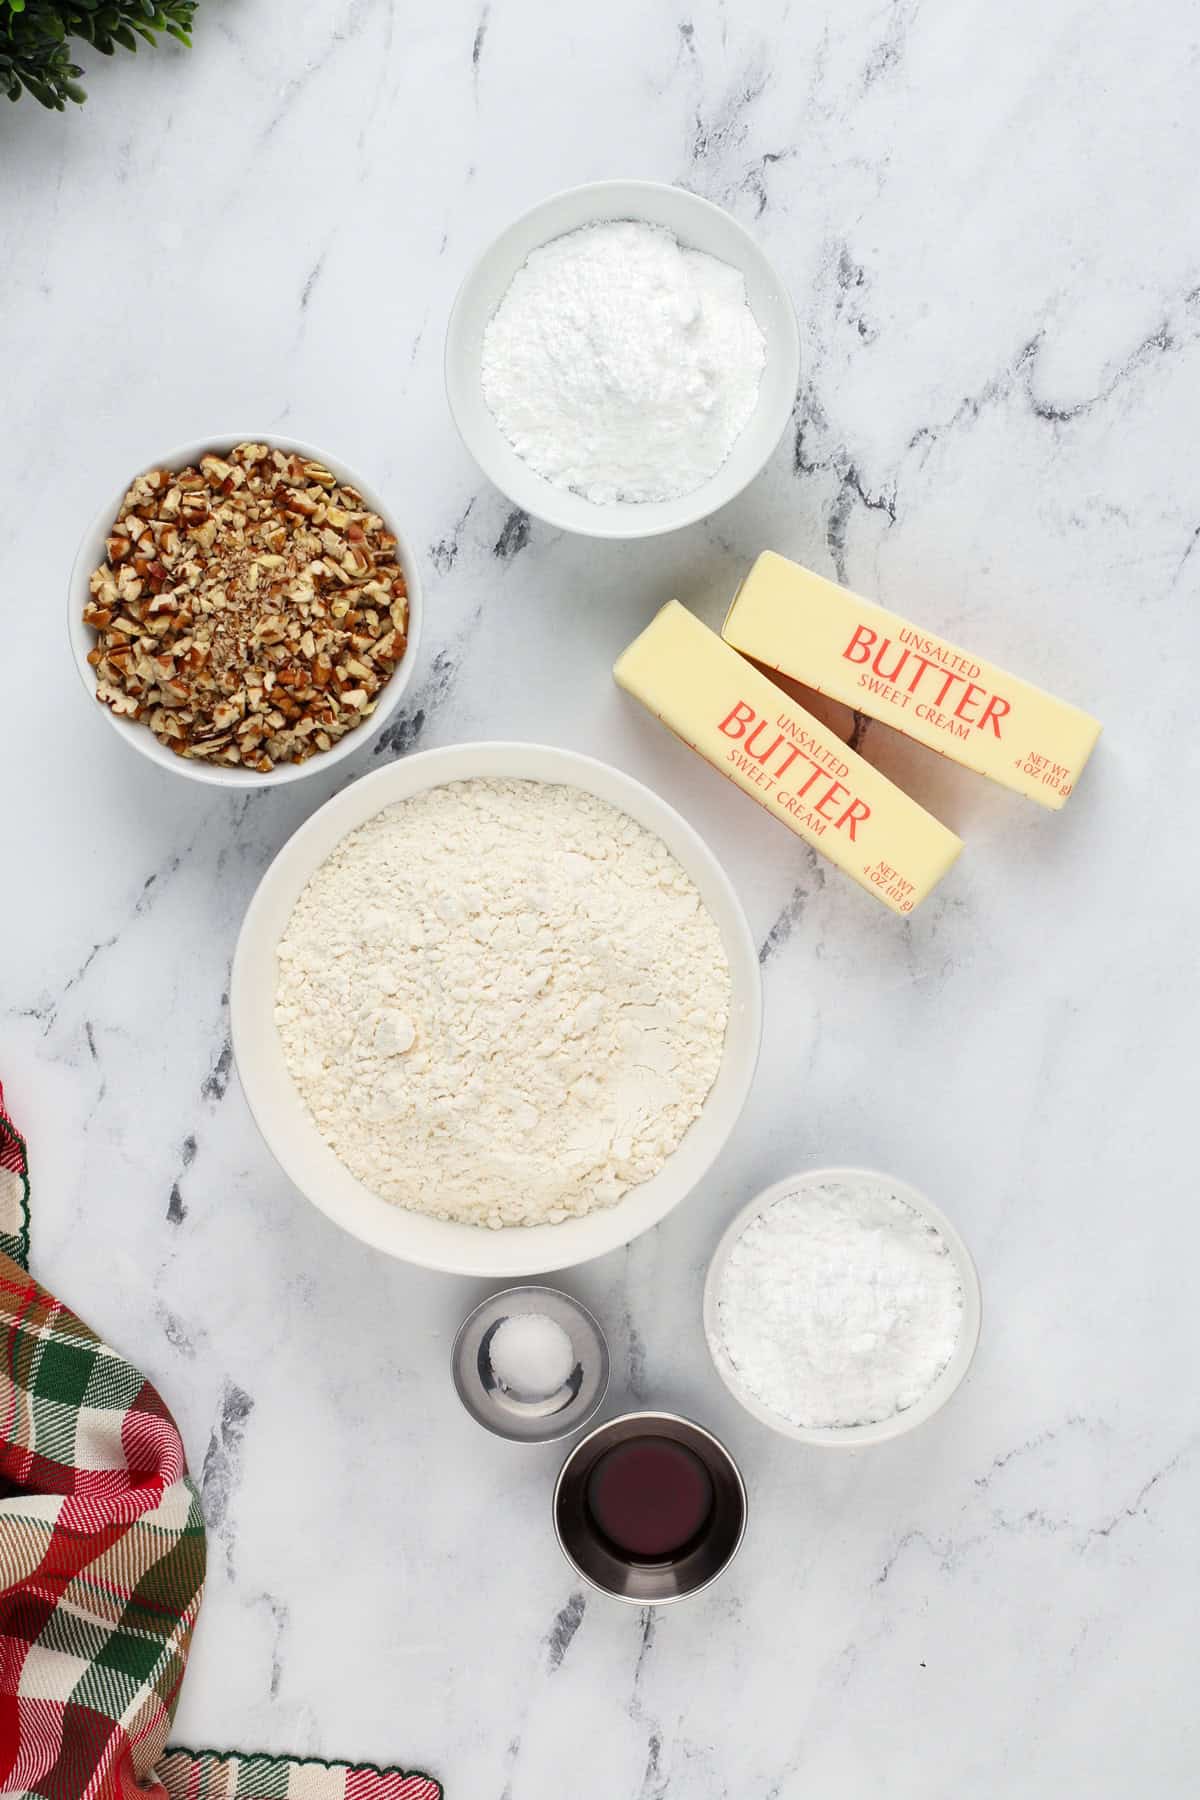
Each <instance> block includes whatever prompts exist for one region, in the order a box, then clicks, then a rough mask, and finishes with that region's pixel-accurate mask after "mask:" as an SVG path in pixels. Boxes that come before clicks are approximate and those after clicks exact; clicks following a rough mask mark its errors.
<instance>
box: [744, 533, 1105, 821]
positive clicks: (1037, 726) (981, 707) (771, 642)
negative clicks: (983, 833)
mask: <svg viewBox="0 0 1200 1800" xmlns="http://www.w3.org/2000/svg"><path fill="white" fill-rule="evenodd" d="M722 636H723V637H724V639H725V641H726V643H728V644H732V645H733V647H734V649H735V650H740V651H741V652H742V654H743V655H744V656H752V657H753V658H754V660H755V662H758V663H762V664H763V665H764V667H766V668H768V669H776V670H778V671H779V672H780V673H781V674H785V675H788V676H791V677H792V678H793V679H794V680H796V681H802V682H804V683H805V685H806V686H808V687H811V688H816V689H817V690H818V691H819V692H820V693H822V694H829V695H832V697H833V698H834V699H835V700H842V701H844V702H845V704H846V705H847V706H853V707H854V708H855V709H856V710H857V711H858V712H864V713H868V714H869V715H870V717H871V718H873V719H882V720H883V722H884V724H885V725H894V726H895V728H896V730H897V731H902V732H904V733H905V735H906V736H907V737H910V738H915V739H916V741H917V742H918V743H921V744H928V746H929V748H930V749H931V750H937V751H940V753H941V754H942V755H943V756H947V757H949V758H950V759H951V760H952V761H953V762H958V763H962V764H963V766H964V767H965V768H968V769H974V771H975V772H976V774H978V775H988V776H990V777H991V779H992V780H993V781H999V782H1001V783H1002V784H1003V785H1004V786H1005V787H1010V788H1015V789H1016V791H1017V793H1018V794H1025V795H1027V796H1028V798H1029V799H1030V800H1036V801H1038V802H1039V803H1040V804H1041V805H1042V806H1049V807H1054V808H1058V807H1060V806H1062V805H1064V804H1065V802H1066V799H1067V795H1068V794H1069V793H1070V792H1071V789H1072V788H1073V787H1074V786H1075V783H1076V782H1077V781H1078V779H1079V776H1080V772H1081V771H1082V769H1083V765H1084V764H1085V763H1086V761H1087V759H1088V757H1089V756H1090V755H1091V753H1092V749H1093V747H1094V745H1095V742H1096V739H1097V738H1098V737H1099V736H1100V726H1099V725H1098V724H1097V722H1096V720H1095V719H1091V718H1089V717H1088V715H1087V713H1085V712H1080V710H1079V708H1078V707H1076V706H1068V705H1067V703H1066V701H1064V700H1055V699H1053V698H1052V697H1051V696H1050V695H1049V694H1045V693H1043V692H1042V690H1041V688H1036V687H1034V686H1032V684H1031V683H1030V682H1028V681H1018V680H1017V678H1016V676H1014V675H1007V674H1005V672H1004V670H1003V669H997V668H996V667H995V666H994V665H993V664H991V663H985V662H980V661H979V660H978V658H976V657H972V656H968V654H967V652H966V651H965V650H960V649H958V648H957V646H956V645H954V644H949V643H947V642H946V640H945V639H944V638H940V637H935V636H933V635H932V634H931V633H929V632H927V631H919V630H918V629H917V628H916V626H914V625H910V624H908V623H907V621H906V620H904V619H901V618H898V617H897V616H896V614H895V613H891V612H887V611H885V609H884V608H883V607H882V606H876V605H875V604H874V602H873V601H870V600H862V599H860V598H859V596H858V595H857V594H852V593H850V592H849V591H848V590H847V589H846V588H843V587H838V586H837V584H836V582H832V581H826V580H824V578H823V577H822V576H820V575H814V574H813V573H812V572H811V570H809V569H803V568H801V567H800V564H799V563H794V562H789V561H788V560H787V558H786V557H783V556H776V555H775V553H774V551H771V550H766V551H764V552H763V554H762V555H761V556H760V557H759V559H758V561H757V562H756V563H755V565H754V567H753V568H752V569H751V571H750V573H749V575H747V577H746V579H745V581H744V582H743V583H742V585H741V587H740V589H739V590H738V592H737V593H736V594H735V595H734V598H733V604H732V605H731V607H730V608H729V614H728V617H727V618H726V620H725V624H724V627H723V630H722Z"/></svg>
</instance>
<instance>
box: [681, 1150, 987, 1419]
mask: <svg viewBox="0 0 1200 1800" xmlns="http://www.w3.org/2000/svg"><path fill="white" fill-rule="evenodd" d="M823 1181H870V1182H876V1183H882V1184H883V1185H884V1186H885V1187H888V1188H891V1189H892V1190H894V1191H895V1193H896V1195H897V1197H898V1198H899V1199H901V1200H903V1201H905V1202H906V1204H908V1205H909V1206H911V1207H912V1208H913V1210H914V1212H917V1213H919V1214H920V1215H921V1217H922V1218H924V1219H926V1220H928V1222H929V1223H930V1224H931V1225H932V1226H934V1227H935V1229H936V1230H937V1231H938V1232H939V1233H940V1234H941V1236H942V1237H943V1238H945V1240H946V1243H947V1245H948V1247H949V1250H950V1254H951V1255H952V1256H953V1258H954V1263H955V1267H956V1268H957V1270H958V1273H959V1278H960V1280H961V1282H962V1289H963V1319H962V1328H961V1330H960V1332H959V1337H958V1342H957V1344H956V1345H955V1348H954V1353H953V1355H952V1356H951V1358H950V1361H949V1362H948V1363H947V1364H946V1366H945V1368H944V1369H943V1370H942V1371H941V1373H940V1374H939V1375H938V1376H937V1378H936V1380H935V1381H934V1383H933V1385H932V1386H931V1387H930V1388H929V1389H928V1390H927V1391H926V1392H925V1393H924V1394H923V1395H922V1397H921V1398H920V1399H919V1400H918V1401H916V1403H915V1404H914V1405H912V1406H909V1407H906V1408H905V1410H904V1411H903V1412H899V1413H894V1414H893V1415H892V1417H891V1418H888V1419H879V1420H877V1421H876V1422H875V1423H874V1424H871V1425H834V1426H806V1425H795V1424H793V1423H792V1421H791V1420H790V1419H785V1418H783V1417H782V1415H781V1414H779V1413H776V1412H772V1411H771V1409H770V1407H768V1406H764V1404H763V1402H762V1401H761V1400H759V1399H758V1398H757V1396H756V1395H754V1394H753V1393H751V1392H750V1390H749V1388H748V1387H746V1386H745V1384H744V1383H743V1382H742V1381H741V1379H740V1377H739V1376H738V1373H737V1371H736V1369H734V1368H733V1366H732V1364H731V1363H730V1360H729V1357H728V1356H727V1355H726V1353H725V1349H724V1345H723V1341H722V1337H721V1331H720V1325H719V1321H718V1289H719V1287H720V1284H721V1279H722V1277H723V1276H724V1273H725V1270H726V1267H727V1266H728V1263H729V1258H730V1256H731V1254H732V1252H733V1247H734V1245H735V1244H736V1243H737V1241H738V1239H739V1238H740V1237H741V1235H742V1233H743V1232H744V1231H745V1229H746V1227H747V1226H748V1225H749V1224H750V1221H751V1220H752V1219H754V1218H756V1217H757V1216H758V1214H759V1213H762V1212H765V1211H766V1209H767V1208H768V1207H769V1206H772V1205H773V1204H774V1203H775V1201H777V1200H780V1199H782V1198H783V1196H784V1195H785V1194H788V1193H792V1192H793V1191H794V1190H795V1189H796V1188H797V1187H801V1186H810V1185H813V1184H816V1183H818V1182H823ZM702 1316H703V1322H704V1339H705V1342H706V1344H707V1345H708V1353H709V1356H710V1357H711V1358H712V1363H713V1367H714V1368H715V1369H716V1371H717V1374H718V1375H719V1376H720V1378H721V1380H722V1381H723V1382H724V1384H725V1386H726V1388H727V1389H728V1390H729V1392H730V1394H732V1396H733V1398H734V1399H735V1400H736V1401H737V1402H738V1405H739V1406H741V1407H742V1408H743V1410H744V1411H746V1412H748V1413H749V1414H750V1416H751V1417H752V1418H754V1419H757V1420H758V1422H759V1424H760V1425H766V1426H767V1427H768V1428H769V1429H770V1430H772V1431H775V1432H778V1433H779V1434H780V1436H782V1437H787V1438H791V1439H793V1440H794V1441H795V1442H796V1443H800V1444H810V1445H813V1446H816V1447H818V1448H821V1449H830V1450H861V1449H864V1448H866V1447H867V1446H869V1445H872V1444H884V1443H889V1442H890V1441H891V1440H892V1439H893V1438H898V1437H903V1436H904V1435H905V1434H906V1433H907V1432H910V1431H915V1430H916V1428H917V1426H919V1425H923V1424H924V1423H925V1421H926V1420H927V1419H932V1418H933V1416H934V1415H935V1413H939V1412H940V1411H941V1410H942V1408H943V1407H944V1406H945V1405H946V1404H947V1402H948V1401H949V1400H951V1399H952V1398H953V1396H954V1395H955V1394H956V1393H957V1392H958V1390H959V1388H960V1387H961V1386H962V1383H963V1382H964V1381H965V1379H966V1377H967V1374H968V1373H969V1371H970V1369H971V1365H972V1364H973V1362H974V1360H975V1352H976V1350H977V1349H978V1347H979V1337H980V1332H981V1331H982V1328H983V1292H982V1288H981V1286H980V1282H979V1271H978V1269H977V1268H976V1266H975V1259H974V1257H973V1256H972V1255H971V1252H970V1250H969V1249H968V1248H967V1245H966V1243H965V1241H964V1239H963V1237H962V1234H961V1233H960V1232H959V1230H958V1227H957V1226H956V1225H955V1224H954V1222H953V1220H952V1219H950V1218H948V1217H947V1216H946V1214H945V1213H944V1212H943V1211H942V1209H941V1207H940V1206H937V1205H935V1204H934V1202H933V1201H932V1200H930V1199H929V1198H928V1197H927V1196H926V1195H925V1194H924V1193H922V1191H921V1190H920V1189H919V1188H916V1187H914V1186H913V1185H912V1183H911V1182H908V1181H904V1180H903V1179H901V1178H900V1177H899V1176H896V1175H889V1174H887V1173H886V1172H884V1171H883V1170H880V1169H867V1168H858V1167H856V1168H851V1167H846V1166H838V1167H830V1168H818V1169H801V1170H798V1171H797V1172H796V1173H794V1174H792V1175H785V1176H783V1177H782V1179H781V1180H779V1181H775V1182H772V1183H771V1185H770V1186H769V1187H766V1188H764V1189H763V1190H762V1192H761V1193H759V1194H756V1195H755V1196H754V1198H753V1199H752V1200H749V1201H747V1203H746V1204H745V1206H742V1207H739V1208H738V1210H737V1212H736V1213H734V1215H733V1217H732V1218H731V1219H730V1221H729V1223H728V1224H727V1225H726V1227H725V1229H724V1230H723V1231H722V1233H721V1236H720V1238H719V1239H718V1240H717V1246H716V1249H715V1250H714V1251H713V1253H712V1257H711V1259H710V1261H709V1265H708V1271H707V1274H706V1276H705V1280H704V1294H703V1300H702Z"/></svg>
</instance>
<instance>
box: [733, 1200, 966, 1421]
mask: <svg viewBox="0 0 1200 1800" xmlns="http://www.w3.org/2000/svg"><path fill="white" fill-rule="evenodd" d="M980 1319H981V1302H980V1292H979V1277H978V1275H977V1273H976V1270H975V1265H974V1262H973V1261H972V1259H971V1255H970V1252H969V1251H968V1249H967V1247H966V1245H965V1244H964V1242H963V1240H962V1238H961V1237H960V1236H959V1234H958V1232H957V1231H956V1230H955V1228H954V1226H953V1225H952V1224H951V1222H950V1220H949V1219H948V1218H947V1217H946V1215H945V1214H944V1213H943V1212H941V1211H940V1210H939V1208H937V1207H936V1206H934V1205H933V1203H932V1202H931V1201H929V1200H927V1199H926V1198H925V1196H924V1195H923V1194H920V1193H918V1192H917V1190H916V1189H915V1188H913V1187H910V1186H909V1185H908V1183H907V1182H903V1181H897V1180H895V1179H894V1178H893V1177H891V1176H888V1175H880V1174H876V1173H874V1172H873V1171H871V1170H867V1169H815V1170H811V1171H809V1172H808V1173H806V1174H803V1175H795V1176H791V1177H789V1178H788V1179H787V1180H785V1181H781V1182H778V1183H777V1184H776V1185H775V1186H774V1187H771V1188H768V1189H767V1191H766V1192H765V1193H764V1194H761V1195H759V1197H758V1198H757V1199H756V1200H753V1201H751V1203H750V1204H749V1206H747V1207H744V1208H743V1209H742V1211H741V1212H739V1213H738V1214H737V1215H736V1217H735V1218H734V1219H733V1220H732V1222H731V1223H730V1225H729V1227H728V1229H727V1230H726V1232H725V1234H724V1236H723V1237H722V1239H721V1241H720V1243H719V1244H718V1246H717V1250H716V1253H715V1255H714V1257H713V1259H712V1263H711V1264H710V1267H709V1272H708V1279H707V1281H706V1283H705V1289H704V1329H705V1334H706V1336H707V1338H708V1346H709V1350H710V1351H711V1353H712V1358H713V1362H714V1363H715V1365H716V1368H717V1373H718V1374H719V1375H720V1376H721V1379H722V1380H723V1381H724V1383H725V1385H726V1387H727V1388H728V1389H729V1391H730V1393H731V1394H732V1395H733V1396H734V1398H735V1399H736V1400H738V1401H740V1403H741V1404H742V1406H744V1407H745V1408H746V1410H747V1412H749V1413H751V1414H753V1416H754V1417H755V1418H756V1419H759V1420H760V1421H761V1422H762V1423H763V1424H764V1425H769V1426H770V1427H771V1428H772V1429H773V1430H775V1431H779V1432H782V1433H783V1435H784V1436H786V1437H792V1438H796V1439H798V1440H799V1441H800V1442H802V1443H806V1444H822V1445H833V1446H838V1447H841V1448H846V1449H853V1448H858V1447H861V1446H863V1445H867V1444H878V1443H882V1442H884V1441H885V1440H886V1439H888V1438H894V1437H898V1436H899V1435H900V1434H901V1433H902V1432H906V1431H911V1430H912V1429H913V1427H914V1426H917V1425H920V1424H922V1423H923V1422H924V1420H926V1419H928V1418H930V1417H931V1416H932V1415H933V1414H934V1413H935V1412H937V1411H938V1410H939V1409H940V1408H941V1407H942V1406H944V1405H945V1404H946V1401H947V1400H949V1398H950V1396H951V1395H952V1394H953V1393H954V1391H955V1389H956V1388H957V1387H958V1386H959V1384H960V1382H961V1381H962V1380H963V1378H964V1376H965V1375H966V1373H967V1370H968V1369H969V1367H970V1365H971V1361H972V1359H973V1357H974V1355H975V1348H976V1345H977V1343H978V1341H979V1328H980Z"/></svg>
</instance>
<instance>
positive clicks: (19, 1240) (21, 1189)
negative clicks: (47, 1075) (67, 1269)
mask: <svg viewBox="0 0 1200 1800" xmlns="http://www.w3.org/2000/svg"><path fill="white" fill-rule="evenodd" d="M0 1251H3V1252H4V1254H5V1255H6V1256H11V1257H12V1260H13V1261H14V1262H15V1263H19V1264H20V1265H21V1267H22V1268H23V1269H27V1268H28V1267H29V1159H28V1156H27V1154H26V1150H25V1139H24V1138H23V1137H22V1136H21V1134H20V1132H19V1131H18V1130H17V1128H16V1126H15V1125H14V1124H13V1122H12V1120H11V1119H10V1118H9V1116H8V1113H7V1111H6V1109H5V1105H4V1085H3V1083H2V1082H0Z"/></svg>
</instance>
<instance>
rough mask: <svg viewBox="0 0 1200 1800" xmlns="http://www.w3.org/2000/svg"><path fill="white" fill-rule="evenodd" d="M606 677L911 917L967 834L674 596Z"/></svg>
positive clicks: (863, 883) (863, 884) (857, 878)
mask: <svg viewBox="0 0 1200 1800" xmlns="http://www.w3.org/2000/svg"><path fill="white" fill-rule="evenodd" d="M613 674H614V676H615V677H616V679H617V681H618V683H619V684H620V686H621V687H623V688H624V689H625V690H626V692H627V693H630V694H632V695H633V697H634V699H635V700H640V701H641V703H642V705H643V706H645V707H646V708H648V710H649V711H650V712H652V713H653V714H654V715H655V716H656V717H657V718H659V719H661V720H662V722H663V724H664V725H666V726H667V727H668V728H669V729H670V730H671V731H673V732H674V733H675V735H676V737H679V738H682V739H683V741H684V743H685V744H688V745H690V746H691V748H692V749H693V750H697V751H698V752H699V753H700V755H701V756H703V757H704V758H705V760H706V761H707V762H710V763H712V765H713V767H714V768H716V769H719V770H720V771H721V773H722V774H723V775H727V776H728V777H729V779H730V780H731V781H734V782H736V783H737V785H738V787H740V788H743V789H744V790H745V792H746V793H748V794H750V795H751V796H752V797H753V798H754V799H755V800H757V801H758V802H759V804H760V805H762V806H765V807H766V809H767V811H768V812H770V813H773V814H774V816H775V817H776V818H777V819H782V820H783V823H784V824H785V825H789V826H790V827H791V829H792V830H793V831H794V832H796V834H797V835H798V836H799V837H802V838H804V839H805V840H806V842H808V843H810V844H813V845H814V846H815V847H816V848H817V849H818V850H820V851H822V852H823V854H824V855H826V856H827V857H829V859H830V861H831V862H835V863H836V864H837V865H838V867H839V868H840V869H844V870H845V872H846V874H847V875H850V876H852V877H853V879H854V880H855V881H857V882H858V883H859V885H860V887H865V888H866V890H867V892H868V893H870V894H874V895H875V896H876V898H877V899H880V900H882V901H883V902H884V904H885V905H887V906H890V907H891V908H892V910H893V912H898V913H910V912H912V910H913V908H914V907H915V906H917V905H919V903H920V902H921V901H922V900H923V899H924V898H925V896H926V894H928V893H929V891H930V889H931V888H932V887H933V886H934V885H935V883H936V882H938V881H939V880H940V879H941V877H942V876H943V875H944V874H945V873H946V870H947V869H948V868H949V867H950V865H951V863H952V862H953V861H954V859H955V857H956V856H957V855H958V853H959V851H960V850H961V849H962V842H961V840H960V839H959V838H956V837H955V835H954V833H953V832H952V831H948V830H947V829H946V827H945V826H944V825H940V824H939V823H938V821H937V820H936V819H935V818H933V817H931V815H930V814H929V813H927V812H925V811H924V810H923V809H922V808H921V807H919V806H918V805H917V803H916V801H915V800H910V799H909V797H908V795H907V794H903V793H901V791H900V789H899V788H897V787H893V785H892V783H891V782H890V781H889V780H888V779H887V777H886V776H884V775H881V774H880V773H879V770H878V769H874V768H872V767H871V765H870V763H868V762H864V761H863V759H862V757H861V756H857V755H856V754H855V752H854V751H853V750H850V749H848V748H847V746H846V745H845V744H843V743H842V741H841V739H840V738H838V737H835V736H834V734H833V733H832V732H831V731H829V730H827V729H826V727H825V726H824V725H821V724H820V723H818V721H817V720H816V719H814V718H813V717H812V715H811V714H810V713H807V712H805V711H804V709H803V708H802V707H800V706H797V705H796V704H795V702H794V701H793V700H791V699H790V698H789V697H788V696H787V695H786V694H785V693H783V692H782V690H781V689H779V688H777V687H776V686H775V683H774V682H773V681H771V680H769V678H768V677H767V676H766V675H764V674H762V673H761V672H760V671H759V670H758V669H756V668H754V667H753V666H752V665H751V664H750V663H748V662H746V661H745V660H744V659H743V658H742V657H740V656H739V655H738V654H737V652H736V651H734V650H731V649H730V648H729V646H728V645H727V644H723V643H722V642H721V639H720V638H719V637H718V636H717V633H716V632H715V631H710V630H709V628H708V626H707V625H704V624H702V623H701V622H700V620H699V619H697V618H696V617H695V616H694V614H692V613H690V612H688V611H687V609H686V608H685V607H682V606H680V604H679V602H678V600H672V601H671V602H670V603H669V604H668V605H666V606H664V607H663V609H662V611H661V612H660V613H659V614H658V616H657V617H656V618H655V619H654V620H653V621H652V623H651V624H650V625H648V626H647V628H646V630H645V631H643V633H642V635H641V637H639V638H636V639H635V640H634V642H633V643H632V644H631V645H630V646H629V648H628V650H626V652H625V654H624V655H623V656H622V657H620V658H619V659H618V661H617V664H616V666H615V668H614V669H613Z"/></svg>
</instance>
